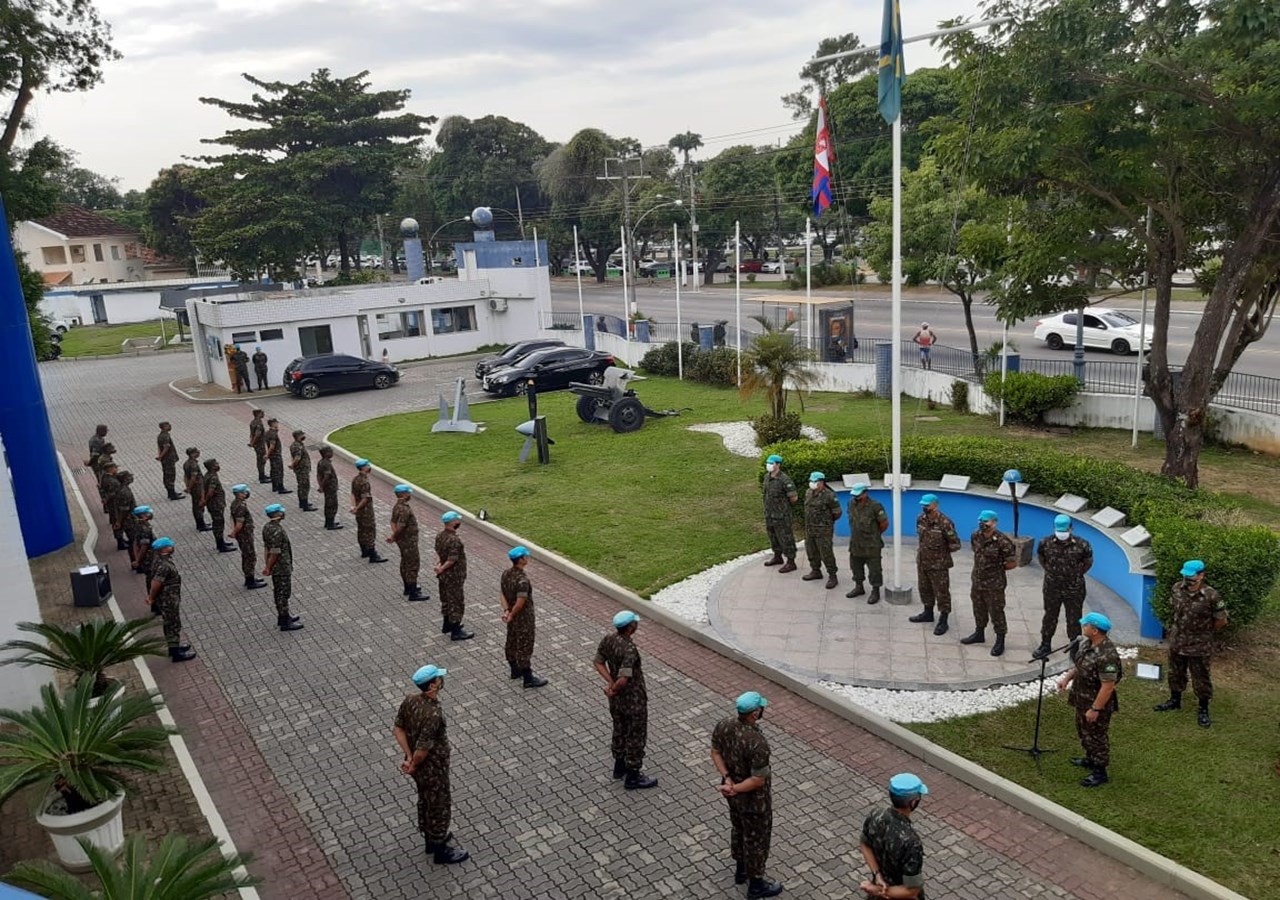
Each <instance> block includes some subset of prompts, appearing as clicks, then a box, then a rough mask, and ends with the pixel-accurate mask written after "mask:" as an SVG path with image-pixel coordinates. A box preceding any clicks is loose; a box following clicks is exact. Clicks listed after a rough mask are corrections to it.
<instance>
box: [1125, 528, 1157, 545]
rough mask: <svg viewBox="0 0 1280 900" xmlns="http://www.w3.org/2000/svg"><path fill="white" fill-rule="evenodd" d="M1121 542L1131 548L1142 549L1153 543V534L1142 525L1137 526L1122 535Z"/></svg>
mask: <svg viewBox="0 0 1280 900" xmlns="http://www.w3.org/2000/svg"><path fill="white" fill-rule="evenodd" d="M1120 540H1122V541H1124V542H1125V543H1126V544H1128V545H1129V546H1130V547H1142V546H1145V545H1146V544H1149V543H1151V532H1149V531H1147V529H1145V528H1143V527H1142V526H1141V525H1135V526H1133V527H1132V528H1130V529H1129V530H1128V531H1126V532H1125V533H1124V534H1122V535H1120Z"/></svg>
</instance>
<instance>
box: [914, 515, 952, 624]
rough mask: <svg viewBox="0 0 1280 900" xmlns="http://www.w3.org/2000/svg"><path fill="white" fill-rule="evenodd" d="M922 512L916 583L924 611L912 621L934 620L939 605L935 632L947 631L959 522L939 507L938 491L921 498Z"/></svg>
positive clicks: (919, 525) (918, 518) (917, 523)
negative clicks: (935, 610)
mask: <svg viewBox="0 0 1280 900" xmlns="http://www.w3.org/2000/svg"><path fill="white" fill-rule="evenodd" d="M920 506H921V510H920V515H919V516H917V517H916V540H917V541H918V545H917V547H916V584H918V585H919V586H920V602H921V603H923V604H924V612H920V613H916V614H915V615H914V616H912V617H911V618H910V619H909V620H908V621H911V622H932V621H933V608H934V606H937V607H938V624H937V625H935V626H934V628H933V633H934V634H939V635H941V634H946V633H947V617H948V616H950V615H951V567H952V566H954V565H955V563H954V562H953V561H952V559H951V554H952V553H955V552H956V551H957V550H959V549H960V536H959V535H958V534H956V526H955V523H954V522H952V521H951V519H950V518H949V517H947V516H946V515H945V514H944V513H943V512H942V510H940V509H939V508H938V495H937V494H925V495H924V496H923V497H921V498H920Z"/></svg>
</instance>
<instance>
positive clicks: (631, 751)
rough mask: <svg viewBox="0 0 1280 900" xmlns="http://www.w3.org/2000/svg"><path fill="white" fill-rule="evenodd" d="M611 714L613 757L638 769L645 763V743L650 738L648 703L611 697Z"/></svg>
mask: <svg viewBox="0 0 1280 900" xmlns="http://www.w3.org/2000/svg"><path fill="white" fill-rule="evenodd" d="M609 715H610V716H611V717H612V718H613V741H612V748H613V758H614V759H621V760H623V761H624V762H626V764H627V768H628V769H637V770H638V769H639V768H640V767H641V766H643V765H644V745H645V744H646V743H647V742H648V740H649V708H648V704H647V703H644V702H641V703H635V702H627V700H626V699H617V698H615V699H611V700H610V701H609Z"/></svg>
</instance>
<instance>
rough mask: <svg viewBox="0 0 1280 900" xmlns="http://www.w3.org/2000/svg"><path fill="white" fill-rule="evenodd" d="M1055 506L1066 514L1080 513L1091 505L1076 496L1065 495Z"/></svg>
mask: <svg viewBox="0 0 1280 900" xmlns="http://www.w3.org/2000/svg"><path fill="white" fill-rule="evenodd" d="M1053 505H1054V506H1056V507H1057V508H1058V509H1061V510H1065V511H1066V512H1070V513H1078V512H1080V510H1082V509H1084V508H1085V507H1086V506H1088V505H1089V501H1088V500H1086V499H1085V498H1084V497H1079V496H1077V495H1075V494H1063V495H1062V496H1061V497H1059V498H1058V499H1057V501H1055V502H1054V504H1053Z"/></svg>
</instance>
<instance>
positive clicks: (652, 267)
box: [639, 259, 676, 278]
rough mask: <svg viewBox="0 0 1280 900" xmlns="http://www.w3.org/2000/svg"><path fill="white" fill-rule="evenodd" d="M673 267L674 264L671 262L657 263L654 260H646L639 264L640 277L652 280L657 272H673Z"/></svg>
mask: <svg viewBox="0 0 1280 900" xmlns="http://www.w3.org/2000/svg"><path fill="white" fill-rule="evenodd" d="M675 267H676V264H675V263H674V262H671V261H670V260H661V261H659V260H654V259H646V260H645V261H644V262H642V263H640V269H639V271H640V277H641V278H653V277H654V276H656V275H657V274H658V273H659V272H667V273H670V272H673V271H674V270H675Z"/></svg>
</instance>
